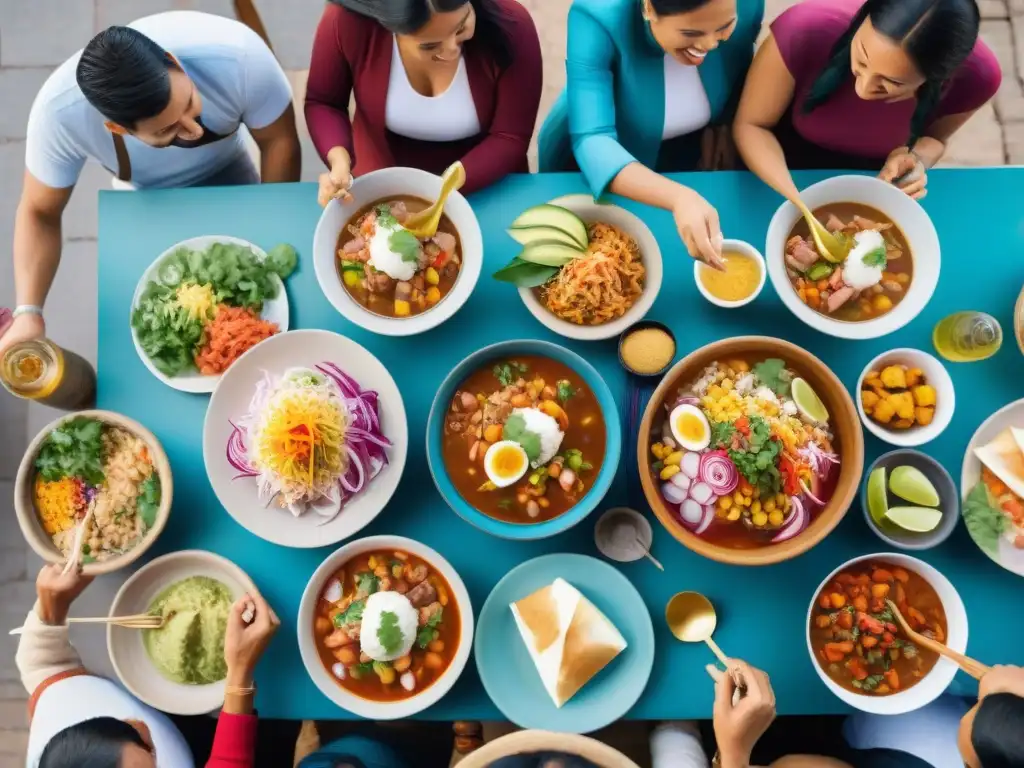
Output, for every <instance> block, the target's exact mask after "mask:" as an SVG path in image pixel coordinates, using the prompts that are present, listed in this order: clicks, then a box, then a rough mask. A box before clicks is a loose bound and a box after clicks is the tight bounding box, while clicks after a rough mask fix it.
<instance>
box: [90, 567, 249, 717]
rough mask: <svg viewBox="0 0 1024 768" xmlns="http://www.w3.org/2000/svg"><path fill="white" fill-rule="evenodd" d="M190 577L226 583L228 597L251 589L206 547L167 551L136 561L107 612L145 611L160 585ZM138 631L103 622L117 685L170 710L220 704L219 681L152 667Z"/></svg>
mask: <svg viewBox="0 0 1024 768" xmlns="http://www.w3.org/2000/svg"><path fill="white" fill-rule="evenodd" d="M190 576H209V577H210V578H213V579H216V580H217V581H219V582H221V583H222V584H223V585H224V586H226V587H227V588H228V589H229V590H230V592H231V597H232V600H237V599H238V598H240V597H241V596H242V595H244V594H246V593H247V592H251V591H253V590H254V589H255V586H254V585H253V583H252V580H251V579H250V578H249V577H248V576H247V575H246V574H245V572H244V571H243V570H242V569H241V568H239V567H238V566H237V565H235V564H234V563H232V562H231V561H230V560H227V559H225V558H223V557H221V556H220V555H215V554H213V553H212V552H204V551H202V550H198V549H193V550H186V551H182V552H172V553H170V554H168V555H163V556H162V557H158V558H156V559H155V560H152V561H150V562H149V563H147V564H146V565H144V566H142V567H141V568H140V569H139V570H137V571H136V572H135V573H134V574H132V576H131V577H130V578H129V579H128V580H127V581H126V582H125V583H124V584H123V585H122V587H121V588H120V589H119V590H118V591H117V594H116V595H115V596H114V601H113V603H111V605H110V615H111V616H130V615H133V614H137V613H146V612H147V611H148V610H149V606H150V605H151V604H152V603H153V600H155V599H156V596H157V595H159V594H160V593H161V592H162V591H163V590H164V589H166V588H167V587H169V586H171V585H172V584H174V583H176V582H178V581H181V580H182V579H187V578H188V577H190ZM142 637H143V631H142V630H138V629H125V628H123V627H115V626H113V625H112V624H109V625H107V651H108V653H109V654H110V662H111V664H113V665H114V671H115V672H116V673H117V676H118V678H119V679H120V680H121V684H122V685H124V687H125V688H127V689H128V691H129V692H130V693H131V694H132V695H133V696H135V698H137V699H139V700H140V701H142V702H144V703H146V704H148V705H149V706H151V707H153V708H155V709H159V710H162V711H164V712H169V713H171V714H173V715H203V714H206V713H207V712H212V711H213V710H215V709H219V708H220V706H221V705H222V704H223V703H224V681H223V680H221V681H220V682H217V683H210V684H209V685H184V684H182V683H175V682H172V681H170V680H168V679H167V678H165V677H164V676H163V675H161V674H160V672H158V671H157V669H156V667H155V666H153V662H152V661H150V659H149V655H148V654H147V653H146V648H145V646H144V645H143V643H142Z"/></svg>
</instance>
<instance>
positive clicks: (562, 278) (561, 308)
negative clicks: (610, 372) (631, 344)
mask: <svg viewBox="0 0 1024 768" xmlns="http://www.w3.org/2000/svg"><path fill="white" fill-rule="evenodd" d="M646 274H647V270H646V269H644V264H643V259H642V257H641V255H640V248H639V246H638V245H637V244H636V241H635V240H634V239H633V238H631V237H630V236H629V235H627V234H626V233H625V232H623V231H622V230H620V229H617V228H615V227H613V226H611V225H610V224H604V223H601V222H598V223H596V224H594V225H592V226H591V227H590V245H589V246H588V247H587V250H586V253H584V254H582V255H581V256H579V257H578V258H576V259H573V260H572V261H570V262H569V263H568V264H566V265H565V266H564V267H562V268H561V269H560V270H559V271H558V274H557V275H555V276H554V277H553V278H551V280H550V281H548V282H547V283H546V284H545V285H544V286H543V287H542V288H541V291H540V292H541V298H542V300H543V301H544V304H545V305H546V306H547V308H548V309H549V310H550V311H551V312H552V314H554V315H555V316H556V317H559V318H561V319H562V320H567V321H569V322H571V323H576V324H577V325H601V324H602V323H607V322H608V321H609V320H614V319H615V318H617V317H622V316H623V315H624V314H625V313H626V312H627V311H628V310H629V308H630V307H632V306H633V304H635V303H636V301H637V299H639V298H640V294H641V293H643V290H644V278H645V276H646Z"/></svg>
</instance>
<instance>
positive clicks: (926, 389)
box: [910, 384, 935, 407]
mask: <svg viewBox="0 0 1024 768" xmlns="http://www.w3.org/2000/svg"><path fill="white" fill-rule="evenodd" d="M910 391H911V393H912V394H913V395H914V404H915V405H919V406H922V407H928V406H932V407H934V406H935V387H933V386H931V385H930V384H922V385H920V386H918V387H914V388H913V389H912V390H910Z"/></svg>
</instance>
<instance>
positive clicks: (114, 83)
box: [75, 27, 175, 128]
mask: <svg viewBox="0 0 1024 768" xmlns="http://www.w3.org/2000/svg"><path fill="white" fill-rule="evenodd" d="M174 66H175V63H174V59H172V58H171V57H170V55H168V53H167V51H165V50H164V49H163V48H161V47H160V46H159V45H157V44H156V43H155V42H153V41H152V40H150V39H149V38H148V37H146V36H145V35H144V34H142V33H141V32H138V31H136V30H134V29H131V28H130V27H108V28H107V29H105V30H103V31H102V32H100V33H99V34H98V35H96V37H94V38H93V39H92V40H90V41H89V44H88V45H87V46H85V50H83V51H82V58H80V59H79V60H78V69H77V70H75V78H76V79H77V80H78V87H79V88H81V89H82V93H83V94H85V98H86V99H88V100H89V103H90V104H92V105H93V106H94V107H96V109H97V110H99V112H100V114H101V115H103V116H104V117H105V118H106V119H107V120H109V121H110V122H112V123H116V124H117V125H120V126H123V127H124V128H134V127H135V124H136V123H138V122H139V120H145V119H146V118H149V117H155V116H157V115H159V114H160V113H161V112H163V111H164V110H165V109H166V108H167V104H168V103H169V102H170V100H171V78H170V70H171V68H172V67H174Z"/></svg>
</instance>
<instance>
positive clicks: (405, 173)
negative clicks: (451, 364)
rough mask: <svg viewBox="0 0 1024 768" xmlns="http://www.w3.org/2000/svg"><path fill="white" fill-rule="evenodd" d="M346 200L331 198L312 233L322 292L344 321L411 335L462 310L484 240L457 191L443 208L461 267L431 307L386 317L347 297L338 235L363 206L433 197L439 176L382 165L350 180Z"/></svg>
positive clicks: (391, 333) (387, 333) (389, 333)
mask: <svg viewBox="0 0 1024 768" xmlns="http://www.w3.org/2000/svg"><path fill="white" fill-rule="evenodd" d="M349 191H350V193H351V195H352V199H351V200H349V201H348V202H341V201H340V200H331V202H329V203H328V204H327V206H326V207H325V208H324V212H323V213H322V214H321V215H320V221H319V223H317V225H316V233H315V234H314V235H313V267H314V268H315V269H316V279H317V282H318V283H320V289H321V290H322V291H323V292H324V296H326V297H327V300H328V301H329V302H331V304H332V305H333V306H334V308H335V309H336V310H338V312H340V313H341V315H342V316H343V317H344V318H345V319H346V320H350V321H351V322H353V323H355V324H356V325H358V326H359V327H361V328H365V329H366V330H368V331H372V332H373V333H379V334H381V335H382V336H413V335H415V334H417V333H423V332H425V331H429V330H430V329H431V328H436V327H437V326H439V325H440V324H441V323H443V322H444V321H445V320H447V319H449V318H450V317H451V316H452V315H454V314H455V313H456V312H458V311H459V309H461V308H462V305H463V304H465V303H466V301H467V300H468V299H469V297H470V294H472V293H473V289H474V288H475V287H476V281H477V280H479V279H480V269H481V267H482V266H483V260H484V241H483V236H482V235H481V234H480V223H479V222H478V221H477V218H476V214H475V213H474V212H473V209H472V208H471V207H470V205H469V202H468V201H467V200H466V198H465V197H463V196H462V194H461V193H460V192H452V193H451V195H449V196H448V200H447V202H446V203H445V206H444V213H445V215H446V216H447V217H448V218H449V219H451V222H452V224H454V225H455V229H457V230H458V232H459V242H460V244H461V247H462V269H461V270H460V271H459V276H458V278H457V279H456V280H455V285H454V286H453V287H452V289H451V290H450V291H449V292H448V295H447V296H445V297H444V298H443V299H441V301H440V302H438V303H437V304H436V305H435V306H433V307H431V308H430V309H428V310H426V311H424V312H420V313H419V314H416V315H411V316H409V317H385V316H384V315H378V314H376V313H374V312H370V311H369V310H368V309H367V308H366V307H364V306H363V305H362V304H360V303H359V302H358V301H356V300H355V299H353V298H352V296H351V294H349V292H348V291H347V290H345V286H344V285H342V282H341V277H340V276H339V275H338V235H339V234H341V230H342V228H343V227H345V225H347V224H348V223H349V221H351V220H352V218H353V217H354V216H355V215H356V214H357V213H358V212H359V211H361V210H362V209H363V208H365V207H366V206H368V205H370V204H371V203H376V202H378V201H383V200H388V199H392V198H395V197H399V196H402V195H411V196H413V197H419V198H422V199H424V200H430V201H433V200H436V199H437V195H438V193H440V191H441V177H440V176H435V175H434V174H432V173H427V172H426V171H421V170H419V169H417V168H382V169H381V170H379V171H373V172H372V173H368V174H366V175H365V176H360V177H358V178H357V179H356V180H355V181H354V182H352V188H351V189H350V190H349Z"/></svg>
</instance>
